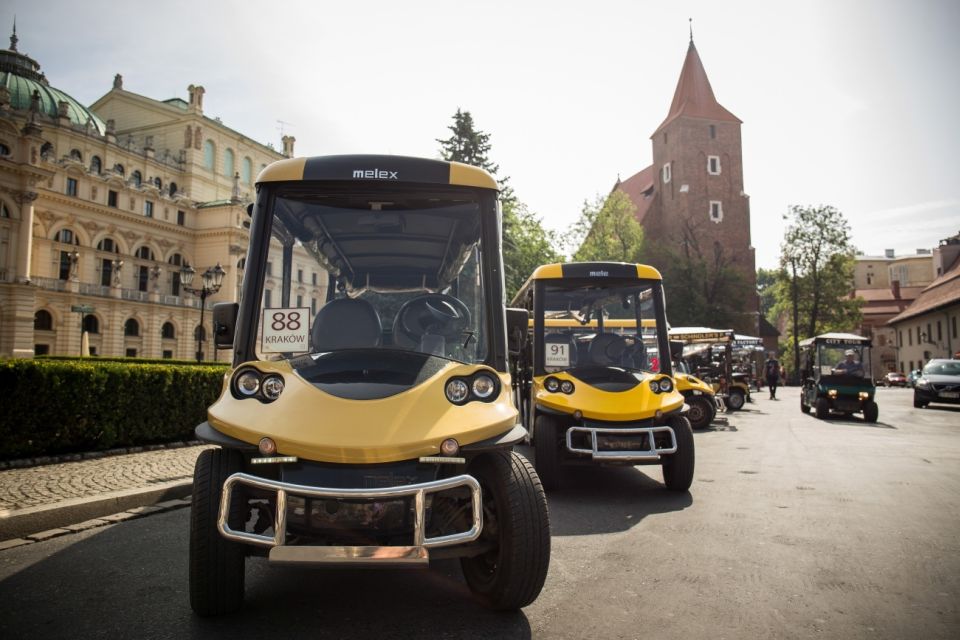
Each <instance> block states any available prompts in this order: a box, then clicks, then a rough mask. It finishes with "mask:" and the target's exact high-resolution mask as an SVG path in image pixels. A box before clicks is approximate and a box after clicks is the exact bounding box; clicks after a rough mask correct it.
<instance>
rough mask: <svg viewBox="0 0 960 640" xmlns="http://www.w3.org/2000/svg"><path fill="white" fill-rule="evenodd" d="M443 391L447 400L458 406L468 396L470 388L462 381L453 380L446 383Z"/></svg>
mask: <svg viewBox="0 0 960 640" xmlns="http://www.w3.org/2000/svg"><path fill="white" fill-rule="evenodd" d="M444 391H445V392H446V394H447V400H449V401H450V402H452V403H453V404H460V403H461V402H463V401H465V400H466V399H467V396H468V395H469V394H470V387H468V386H467V383H466V382H464V381H463V380H460V379H457V378H455V379H453V380H451V381H450V382H448V383H447V386H446V388H445V389H444Z"/></svg>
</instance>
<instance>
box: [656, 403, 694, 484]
mask: <svg viewBox="0 0 960 640" xmlns="http://www.w3.org/2000/svg"><path fill="white" fill-rule="evenodd" d="M670 426H671V427H672V428H673V433H674V435H675V436H676V437H677V451H676V453H672V454H670V455H668V456H666V457H665V458H664V460H663V483H664V484H665V485H666V486H667V489H668V490H670V491H687V490H688V489H689V488H690V485H691V484H693V468H694V463H695V458H696V456H695V455H694V441H693V431H692V430H691V429H690V421H689V420H687V419H686V418H684V417H683V416H679V417H676V418H672V419H671V420H670Z"/></svg>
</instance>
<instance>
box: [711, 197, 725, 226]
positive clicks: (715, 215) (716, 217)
mask: <svg viewBox="0 0 960 640" xmlns="http://www.w3.org/2000/svg"><path fill="white" fill-rule="evenodd" d="M710 220H711V222H720V221H721V220H723V204H721V202H720V201H719V200H711V201H710Z"/></svg>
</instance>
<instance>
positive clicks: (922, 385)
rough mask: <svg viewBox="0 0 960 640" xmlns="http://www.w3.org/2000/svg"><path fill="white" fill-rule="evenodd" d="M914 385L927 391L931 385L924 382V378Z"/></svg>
mask: <svg viewBox="0 0 960 640" xmlns="http://www.w3.org/2000/svg"><path fill="white" fill-rule="evenodd" d="M914 385H915V386H917V387H918V388H920V389H926V388H928V387H929V386H930V383H929V382H927V381H926V380H924V379H923V378H920V379H919V380H917V381H916V382H915V383H914Z"/></svg>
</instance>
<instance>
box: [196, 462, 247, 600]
mask: <svg viewBox="0 0 960 640" xmlns="http://www.w3.org/2000/svg"><path fill="white" fill-rule="evenodd" d="M242 468H243V458H242V456H241V455H240V453H239V452H238V451H233V450H230V449H207V450H206V451H203V452H201V453H200V456H199V457H198V458H197V464H196V466H195V467H194V472H193V500H192V502H191V504H190V606H191V607H192V608H193V610H194V611H196V612H197V613H198V614H200V615H201V616H213V615H219V614H223V613H229V612H231V611H236V610H237V609H239V608H240V605H242V604H243V586H244V584H243V583H244V575H243V574H244V553H243V547H241V546H240V545H239V544H237V543H236V542H230V541H229V540H227V539H226V538H224V537H223V536H222V535H220V531H219V530H218V529H217V518H218V516H219V511H220V491H221V489H222V488H223V483H224V482H225V481H226V479H227V478H229V477H230V476H231V475H232V474H234V473H236V472H238V471H241V470H242ZM232 502H233V504H231V508H230V520H231V522H233V523H234V524H235V523H236V520H237V519H238V518H242V505H241V501H240V500H238V499H234V500H233V501H232Z"/></svg>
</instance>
